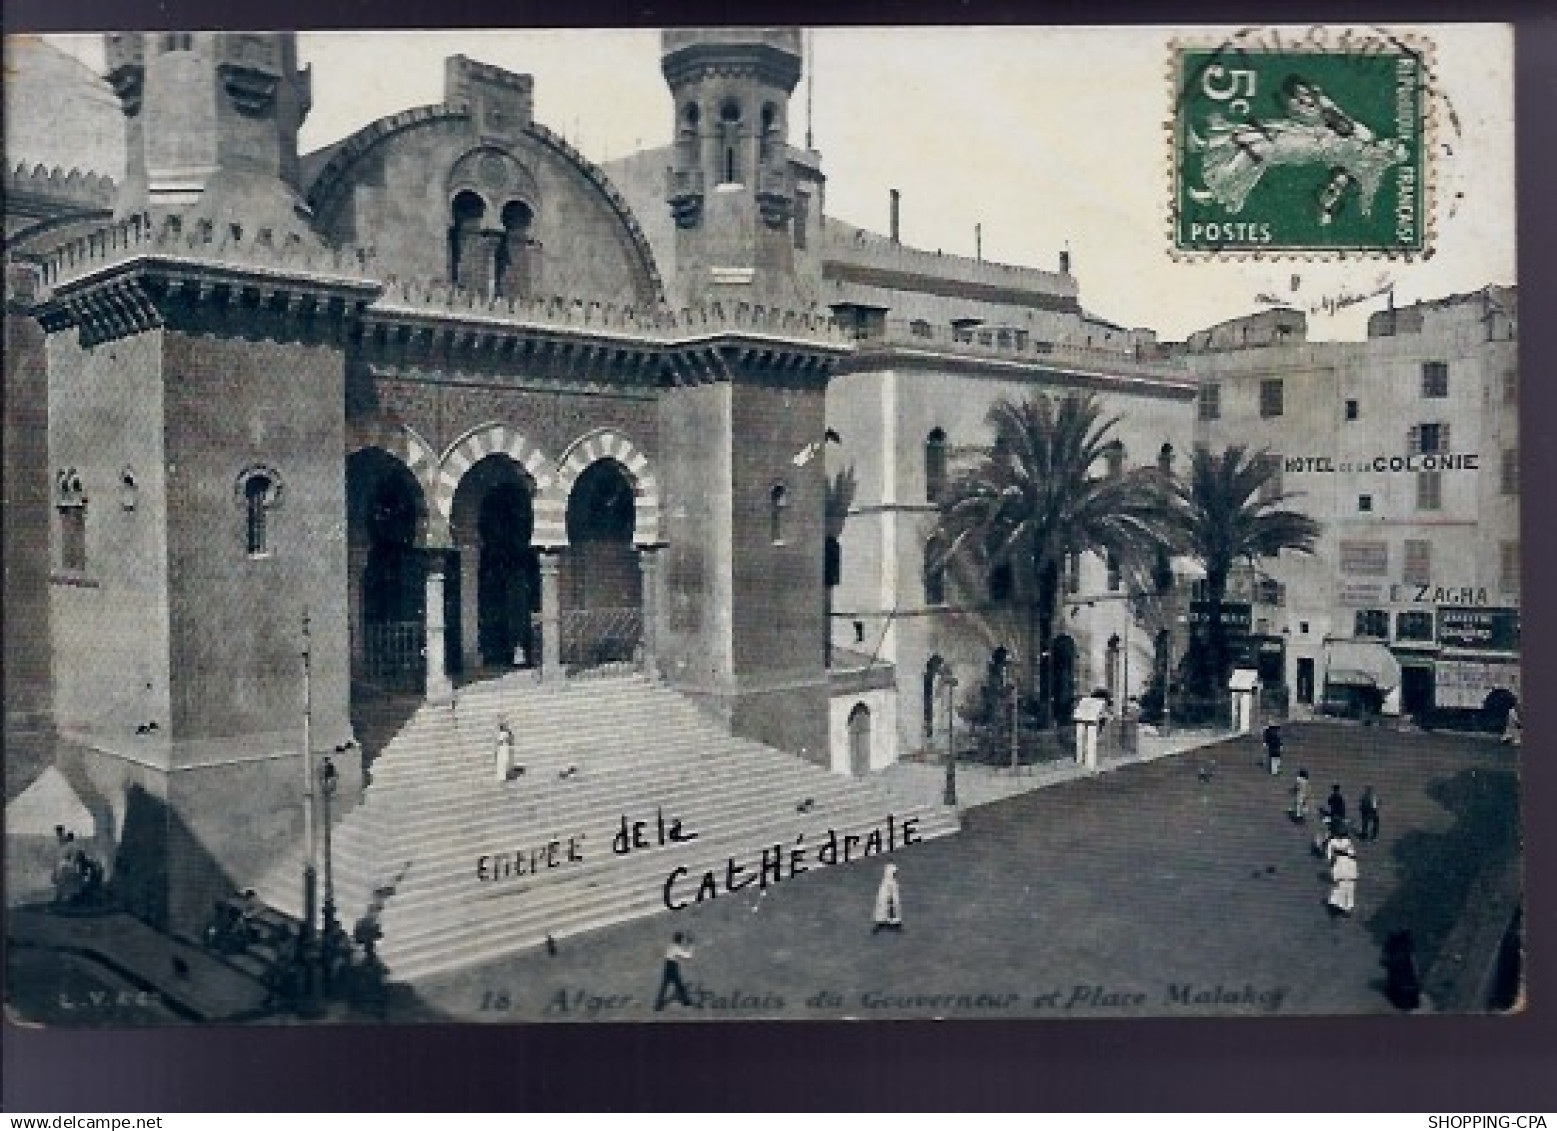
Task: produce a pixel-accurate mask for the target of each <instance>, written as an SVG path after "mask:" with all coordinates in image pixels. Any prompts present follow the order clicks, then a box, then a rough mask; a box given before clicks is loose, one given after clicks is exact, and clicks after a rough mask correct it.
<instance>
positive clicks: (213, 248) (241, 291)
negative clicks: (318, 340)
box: [33, 212, 382, 345]
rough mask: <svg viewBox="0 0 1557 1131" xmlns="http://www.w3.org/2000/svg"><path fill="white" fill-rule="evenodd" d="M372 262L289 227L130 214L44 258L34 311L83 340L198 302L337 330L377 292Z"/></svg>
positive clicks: (146, 324)
mask: <svg viewBox="0 0 1557 1131" xmlns="http://www.w3.org/2000/svg"><path fill="white" fill-rule="evenodd" d="M370 261H371V255H370V253H368V252H366V251H358V250H355V249H353V250H348V251H333V250H329V249H325V248H321V247H319V246H317V245H313V246H311V245H309V244H306V243H304V242H303V241H302V240H301V238H300V237H298V236H297V235H296V234H295V233H294V234H290V235H288V236H286V237H285V238H277V236H276V235H275V233H273V232H272V231H270V230H269V229H265V228H259V229H255V230H253V231H252V232H245V231H244V230H243V229H242V228H241V227H240V226H239V225H236V224H228V225H218V224H215V223H213V222H212V221H211V220H209V219H197V220H194V221H192V222H191V221H186V220H185V218H183V217H181V216H178V215H174V214H158V213H149V212H148V213H136V214H134V215H131V216H129V217H126V218H125V219H124V220H122V221H119V222H117V223H114V224H110V225H108V226H106V227H103V228H99V229H98V230H97V231H95V232H92V233H91V234H90V235H87V236H85V237H82V238H81V239H78V240H73V241H71V242H70V243H67V244H64V245H63V246H61V247H60V248H59V249H58V250H56V251H54V252H52V253H51V254H49V255H48V256H46V257H44V259H43V260H42V264H41V271H40V273H41V288H40V291H39V294H38V300H39V301H38V303H37V305H36V306H35V307H34V308H33V313H34V315H35V317H37V319H38V321H39V322H40V323H41V324H42V325H43V327H44V329H45V330H47V331H49V332H50V333H56V332H59V331H63V330H67V329H69V328H71V327H75V328H77V329H78V331H79V333H80V337H81V341H82V343H83V344H85V345H91V344H95V343H98V342H104V341H109V340H112V339H114V338H119V337H124V336H126V335H130V334H136V333H141V332H144V331H146V330H150V329H155V328H157V327H159V326H163V325H166V324H167V323H168V319H169V316H170V312H172V311H189V310H192V309H194V308H196V307H203V308H208V309H219V310H222V311H234V310H244V311H247V312H249V314H250V315H266V316H269V315H274V316H278V317H280V318H282V319H291V320H293V321H294V323H295V324H299V325H301V324H307V325H308V326H311V327H314V328H318V327H320V326H325V325H327V326H328V327H329V328H330V332H331V333H335V334H339V333H341V332H342V331H343V330H344V328H345V327H346V325H347V324H348V320H349V319H350V318H353V317H355V316H356V315H357V314H358V313H359V312H360V311H361V309H362V308H363V307H364V306H365V305H367V304H368V303H369V302H371V301H373V299H374V298H376V297H377V296H378V294H379V292H380V290H381V289H382V288H381V287H380V285H379V284H378V283H377V282H376V281H374V280H373V279H372V278H371V277H370V274H369V270H368V264H369V262H370ZM179 316H180V317H182V316H183V315H182V314H180V315H179Z"/></svg>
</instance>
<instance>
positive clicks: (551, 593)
mask: <svg viewBox="0 0 1557 1131" xmlns="http://www.w3.org/2000/svg"><path fill="white" fill-rule="evenodd" d="M540 556H541V682H542V683H561V682H562V680H563V679H564V678H565V675H566V673H564V672H563V670H562V549H561V548H560V547H556V546H545V547H542V548H541V555H540Z"/></svg>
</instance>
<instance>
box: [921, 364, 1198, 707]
mask: <svg viewBox="0 0 1557 1131" xmlns="http://www.w3.org/2000/svg"><path fill="white" fill-rule="evenodd" d="M987 419H988V423H989V426H990V427H991V429H992V430H993V431H994V434H995V439H994V443H993V444H992V445H991V446H990V447H988V448H977V449H972V450H970V451H969V452H967V453H965V454H962V455H961V456H960V460H961V466H959V467H958V468H957V470H956V473H955V474H954V476H953V478H952V480H951V482H950V483H949V484H948V485H947V489H946V491H945V493H944V494H943V495H942V498H941V500H940V505H939V513H938V515H937V519H936V524H935V528H934V532H933V534H932V536H931V540H930V545H931V547H932V549H931V550H930V551H929V552H930V553H931V554H932V555H933V560H934V561H935V562H937V563H939V564H940V565H941V566H943V567H944V566H945V565H947V564H949V563H952V562H954V561H961V562H962V563H964V564H967V563H969V562H970V561H971V563H972V564H973V565H975V566H977V567H978V568H979V569H980V570H982V571H985V572H986V573H987V571H989V570H992V569H995V568H997V567H1001V566H1005V567H1008V568H1009V569H1010V570H1011V574H1012V579H1013V582H1014V586H1013V591H1014V592H1015V593H1017V594H1019V595H1020V596H1022V597H1025V599H1026V601H1027V616H1028V625H1027V628H1028V642H1029V647H1028V669H1027V692H1028V694H1029V696H1033V695H1036V698H1037V701H1038V711H1039V717H1040V722H1041V723H1047V721H1048V718H1049V707H1050V703H1049V700H1050V697H1051V683H1052V672H1051V671H1050V665H1049V664H1048V662H1047V661H1048V657H1049V652H1050V645H1051V642H1052V640H1053V637H1054V623H1055V619H1056V614H1057V613H1058V606H1059V597H1060V578H1061V574H1062V571H1063V568H1064V563H1065V562H1066V560H1067V559H1068V558H1070V557H1071V556H1072V555H1079V554H1082V553H1086V552H1092V553H1098V554H1106V555H1109V556H1111V557H1112V558H1113V559H1114V561H1116V562H1117V563H1118V564H1119V565H1120V567H1121V569H1125V570H1129V571H1131V572H1132V573H1137V574H1138V573H1139V572H1140V571H1142V570H1145V569H1149V568H1150V563H1152V562H1153V561H1154V560H1155V559H1156V556H1157V551H1158V548H1159V546H1160V545H1161V544H1162V542H1163V540H1164V538H1165V537H1166V535H1165V533H1164V530H1163V528H1162V523H1163V521H1164V518H1165V516H1167V515H1168V514H1169V513H1170V512H1171V508H1170V506H1169V505H1168V501H1167V499H1166V498H1165V494H1164V491H1163V486H1162V479H1161V477H1160V475H1159V474H1158V472H1157V471H1156V470H1155V468H1153V469H1151V470H1147V469H1145V468H1137V469H1134V470H1131V471H1125V470H1124V469H1123V468H1122V467H1119V468H1110V467H1109V466H1108V465H1109V462H1110V460H1109V456H1110V449H1111V448H1112V447H1113V445H1114V441H1113V439H1112V433H1113V430H1114V427H1115V425H1117V424H1118V422H1119V418H1118V417H1108V418H1105V417H1104V416H1103V408H1102V405H1101V404H1100V403H1099V402H1098V400H1097V398H1096V397H1095V396H1093V395H1091V394H1072V395H1067V396H1064V397H1062V398H1059V399H1052V398H1050V397H1049V396H1047V395H1045V394H1039V395H1038V396H1036V397H1033V398H1031V399H1028V400H1024V401H1021V402H1013V401H1007V400H1002V401H1000V402H998V403H997V404H995V405H994V407H992V408H991V409H990V410H989V415H988V418H987Z"/></svg>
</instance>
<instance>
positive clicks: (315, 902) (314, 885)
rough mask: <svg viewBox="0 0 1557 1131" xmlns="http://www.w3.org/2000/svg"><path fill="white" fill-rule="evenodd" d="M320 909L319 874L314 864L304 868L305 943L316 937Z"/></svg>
mask: <svg viewBox="0 0 1557 1131" xmlns="http://www.w3.org/2000/svg"><path fill="white" fill-rule="evenodd" d="M318 907H319V873H318V872H317V871H316V870H315V868H314V866H313V865H312V864H307V865H304V867H303V941H304V942H309V941H311V940H312V939H313V937H314V921H315V918H316V913H317V911H318Z"/></svg>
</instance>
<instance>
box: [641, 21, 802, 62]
mask: <svg viewBox="0 0 1557 1131" xmlns="http://www.w3.org/2000/svg"><path fill="white" fill-rule="evenodd" d="M707 45H719V46H747V45H760V46H763V47H773V48H777V49H778V50H780V51H785V52H788V53H789V54H791V55H799V54H801V53H802V46H801V32H800V29H799V28H797V27H687V28H666V29H665V31H664V33H663V34H662V36H661V38H660V50H661V53H662V54H665V55H669V54H672V53H673V52H676V51H680V50H682V49H683V48H686V47H701V46H707Z"/></svg>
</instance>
